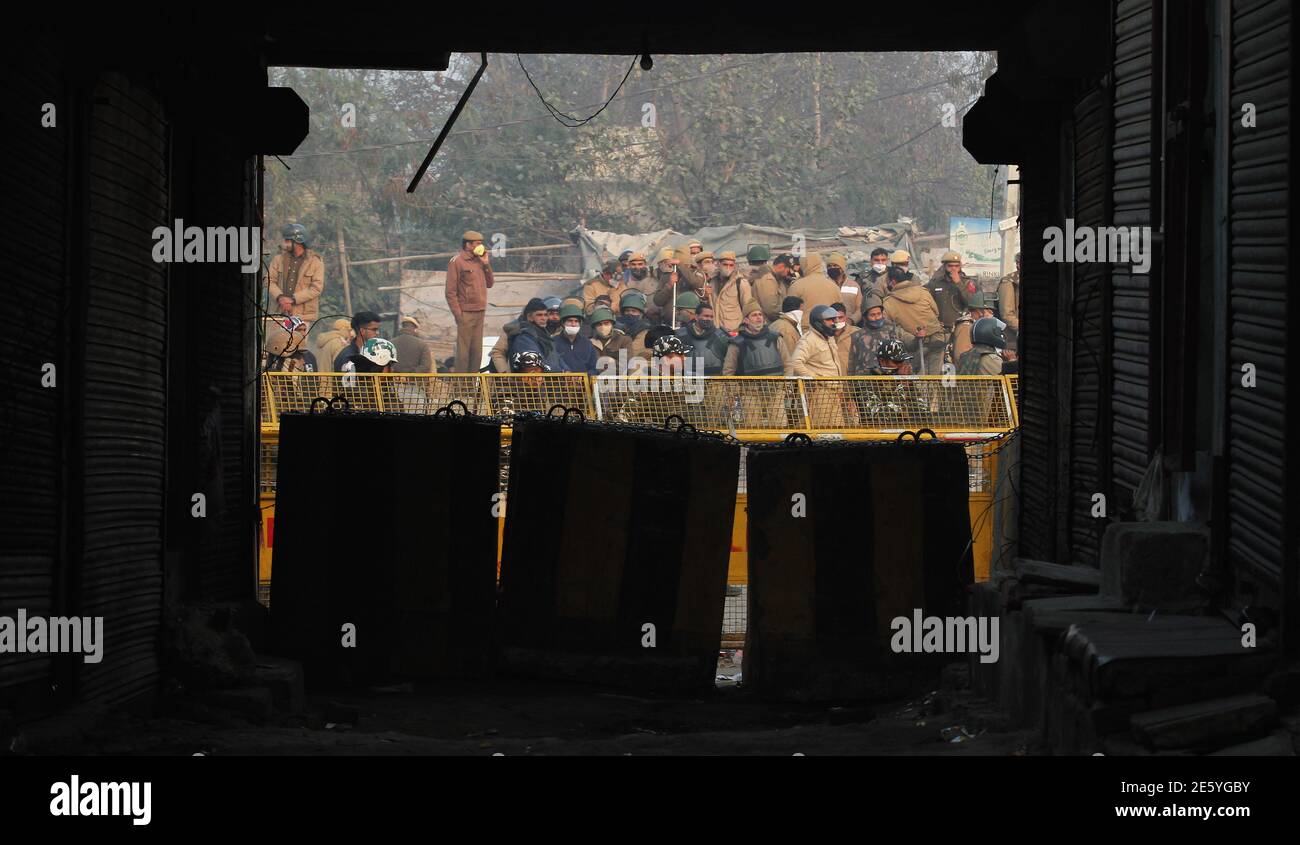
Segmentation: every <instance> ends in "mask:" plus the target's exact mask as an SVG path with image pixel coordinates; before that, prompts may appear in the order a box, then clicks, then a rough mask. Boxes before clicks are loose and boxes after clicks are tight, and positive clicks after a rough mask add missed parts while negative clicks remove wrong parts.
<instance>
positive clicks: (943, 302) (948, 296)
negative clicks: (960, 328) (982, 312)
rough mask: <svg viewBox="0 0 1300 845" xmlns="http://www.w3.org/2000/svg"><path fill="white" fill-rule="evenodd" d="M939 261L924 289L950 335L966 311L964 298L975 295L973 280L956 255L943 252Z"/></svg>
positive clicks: (959, 257)
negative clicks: (964, 271) (962, 267)
mask: <svg viewBox="0 0 1300 845" xmlns="http://www.w3.org/2000/svg"><path fill="white" fill-rule="evenodd" d="M939 260H940V261H941V262H943V264H942V266H941V267H940V268H939V269H938V270H936V271H935V274H934V275H933V276H931V277H930V281H928V282H926V284H925V289H926V290H928V291H929V292H930V296H932V297H933V298H934V304H935V305H936V306H937V307H938V309H939V322H940V323H943V327H944V328H945V329H946V330H947V331H948V334H949V335H951V334H952V331H953V329H954V328H955V327H956V325H957V318H958V317H960V316H961V313H962V312H963V311H965V310H966V297H967V296H969V295H971V294H973V293H975V290H976V287H975V280H974V279H973V278H971V277H970V276H967V275H966V274H965V273H963V272H962V271H961V256H960V255H958V254H957V253H955V252H945V253H944V254H943V255H942V256H941V257H940V259H939ZM931 375H933V373H932V374H931Z"/></svg>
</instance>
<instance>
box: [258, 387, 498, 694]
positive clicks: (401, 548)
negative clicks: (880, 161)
mask: <svg viewBox="0 0 1300 845" xmlns="http://www.w3.org/2000/svg"><path fill="white" fill-rule="evenodd" d="M499 450H500V426H499V424H497V423H496V422H489V421H485V420H483V419H481V418H471V419H454V420H453V419H447V418H445V417H433V416H422V415H414V414H364V413H357V414H353V413H324V414H302V413H285V414H282V415H281V417H280V452H279V458H278V462H277V470H276V491H277V495H276V530H275V541H274V543H275V546H274V561H275V568H274V571H273V573H272V580H271V628H272V632H273V636H274V638H275V642H276V653H277V654H283V655H284V656H287V657H294V658H298V659H300V660H302V661H303V662H304V666H305V669H306V678H307V682H308V683H309V684H311V685H314V686H319V685H324V684H334V683H343V684H376V683H381V682H383V681H385V680H389V679H394V678H400V677H412V678H418V677H430V676H464V675H473V674H475V673H477V672H479V671H481V670H482V668H483V667H484V665H485V662H486V658H487V656H488V654H489V651H490V642H491V624H492V613H493V602H494V597H495V587H496V540H497V517H496V515H495V514H493V512H492V511H493V505H494V501H493V498H492V497H493V494H495V493H498V492H499V487H500V475H499V463H498V462H499ZM345 625H353V626H355V646H353V647H346V646H345V644H344V639H343V636H344V626H345Z"/></svg>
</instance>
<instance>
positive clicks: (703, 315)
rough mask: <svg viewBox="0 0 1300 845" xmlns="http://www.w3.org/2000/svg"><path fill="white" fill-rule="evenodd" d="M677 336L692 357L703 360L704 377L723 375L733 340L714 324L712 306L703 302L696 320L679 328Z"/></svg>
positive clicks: (699, 306)
mask: <svg viewBox="0 0 1300 845" xmlns="http://www.w3.org/2000/svg"><path fill="white" fill-rule="evenodd" d="M682 296H683V297H684V296H686V294H683V295H682ZM678 298H679V299H680V298H682V297H678ZM677 336H678V337H680V338H681V339H682V341H683V342H684V343H685V344H686V345H687V346H688V347H690V354H691V356H692V357H694V358H697V359H702V360H703V362H704V373H703V374H704V375H706V376H717V375H722V364H723V362H724V361H725V360H726V357H727V348H728V347H729V346H730V345H731V344H730V340H731V339H730V338H729V337H728V336H727V334H726V332H724V331H722V329H720V328H718V326H717V324H716V323H714V321H713V306H712V305H709V304H708V303H706V302H701V303H700V304H699V305H697V306H695V319H693V320H691V321H690V322H689V323H687V324H686V325H684V326H682V327H681V328H679V329H678V330H677Z"/></svg>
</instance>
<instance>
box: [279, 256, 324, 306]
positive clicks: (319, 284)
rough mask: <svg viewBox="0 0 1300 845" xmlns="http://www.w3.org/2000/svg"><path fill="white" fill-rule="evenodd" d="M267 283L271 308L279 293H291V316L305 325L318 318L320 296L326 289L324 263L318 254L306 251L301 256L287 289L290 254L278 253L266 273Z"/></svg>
mask: <svg viewBox="0 0 1300 845" xmlns="http://www.w3.org/2000/svg"><path fill="white" fill-rule="evenodd" d="M266 284H267V287H268V288H269V289H270V292H271V307H272V308H273V309H274V307H275V298H276V297H277V296H279V295H280V294H282V293H287V294H291V295H292V296H293V299H294V302H295V303H296V304H295V306H294V309H293V313H294V314H295V315H296V316H299V317H301V318H303V319H304V320H306V321H308V322H312V321H314V320H315V319H316V318H317V317H319V316H320V295H321V292H322V291H323V290H325V262H324V261H322V260H321V257H320V255H319V254H318V253H316V252H313V251H312V250H310V249H309V250H307V252H306V253H304V255H303V261H302V267H301V268H300V269H299V270H298V279H297V281H296V282H295V283H294V284H293V286H292V287H291V288H289V289H286V287H287V286H288V284H289V254H288V253H286V252H278V253H276V255H275V257H274V258H272V259H271V266H270V267H268V268H267V270H266Z"/></svg>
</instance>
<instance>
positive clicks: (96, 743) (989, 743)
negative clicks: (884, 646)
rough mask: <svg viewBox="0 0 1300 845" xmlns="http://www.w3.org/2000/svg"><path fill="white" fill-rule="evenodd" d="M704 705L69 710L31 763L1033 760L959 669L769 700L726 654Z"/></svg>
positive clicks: (23, 745) (390, 695) (458, 700)
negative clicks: (923, 681) (91, 758)
mask: <svg viewBox="0 0 1300 845" xmlns="http://www.w3.org/2000/svg"><path fill="white" fill-rule="evenodd" d="M718 670H719V672H718V674H719V683H718V687H717V689H716V690H714V691H713V692H712V693H711V694H709V695H706V696H702V697H700V698H694V699H681V698H651V697H643V696H638V695H630V694H627V693H625V692H620V691H618V690H613V689H610V690H602V689H597V688H593V687H585V686H578V685H573V684H557V683H544V682H521V681H509V682H503V681H494V682H489V683H457V684H416V685H400V686H398V687H394V688H390V689H389V691H384V692H380V691H375V690H371V691H365V692H360V693H358V692H355V691H350V692H344V691H339V692H336V693H333V694H325V693H321V694H310V695H308V697H307V700H306V708H305V714H304V715H299V716H275V717H272V718H271V719H270V720H267V721H265V722H261V723H258V722H256V721H255V720H252V719H250V718H249V717H248V716H247V714H242V715H241V714H239V713H237V712H234V711H231V710H226V709H222V708H218V707H211V706H207V705H197V704H195V703H194V702H193V701H191V700H188V699H183V698H178V699H175V700H173V701H172V702H171V703H170V704H168V705H165V706H164V707H163V711H164V712H161V713H158V714H154V715H153V716H149V717H145V716H139V715H131V714H126V713H120V712H117V713H88V712H81V713H70V714H65V715H63V716H61V717H59V718H56V719H51V720H46V721H44V722H40V723H33V724H30V725H27V726H24V728H23V730H22V732H21V734H20V735H19V736H18V737H17V739H16V742H15V743H14V747H13V749H12V750H13V752H16V753H19V754H91V755H98V754H126V755H131V754H142V755H151V754H165V755H173V754H174V755H191V754H195V753H199V752H202V753H207V754H216V755H223V756H224V755H286V754H288V755H305V756H317V755H357V754H360V755H396V756H403V755H491V754H497V753H500V754H505V755H629V754H630V755H762V754H777V755H792V754H805V755H809V756H813V755H830V754H873V755H874V754H878V755H898V754H915V755H940V754H943V755H947V754H958V755H972V754H974V755H998V756H1005V755H1024V754H1035V753H1038V751H1037V749H1036V748H1035V747H1034V745H1033V743H1032V740H1031V737H1030V735H1029V734H1028V733H1026V732H1014V731H1008V730H1006V728H1005V719H1004V717H1003V715H1002V714H1001V713H1000V712H998V711H997V710H996V709H995V708H993V707H992V706H990V705H989V704H988V703H987V702H984V701H982V700H980V699H977V698H975V697H973V696H971V695H970V693H969V692H967V691H965V690H964V689H962V687H963V686H964V684H963V683H962V674H963V673H962V672H961V670H960V669H958V670H957V671H947V672H945V673H944V674H943V683H942V684H941V683H940V678H939V677H935V678H934V679H933V681H934V682H933V684H930V685H929V688H928V689H927V688H918V689H917V690H916V692H915V693H914V694H912V695H910V696H908V697H906V698H902V699H899V700H894V701H888V702H875V703H869V704H862V703H841V704H834V703H819V704H783V703H773V702H763V701H759V700H756V699H755V697H754V696H752V695H750V694H749V693H748V692H747V691H746V690H745V688H744V684H743V678H742V679H741V681H742V682H741V683H739V684H738V683H736V682H735V680H734V678H735V677H736V675H737V674H738V673H739V668H738V667H737V666H735V665H732V662H731V660H730V659H729V657H728V656H727V655H723V656H721V657H720V659H719V667H718Z"/></svg>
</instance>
